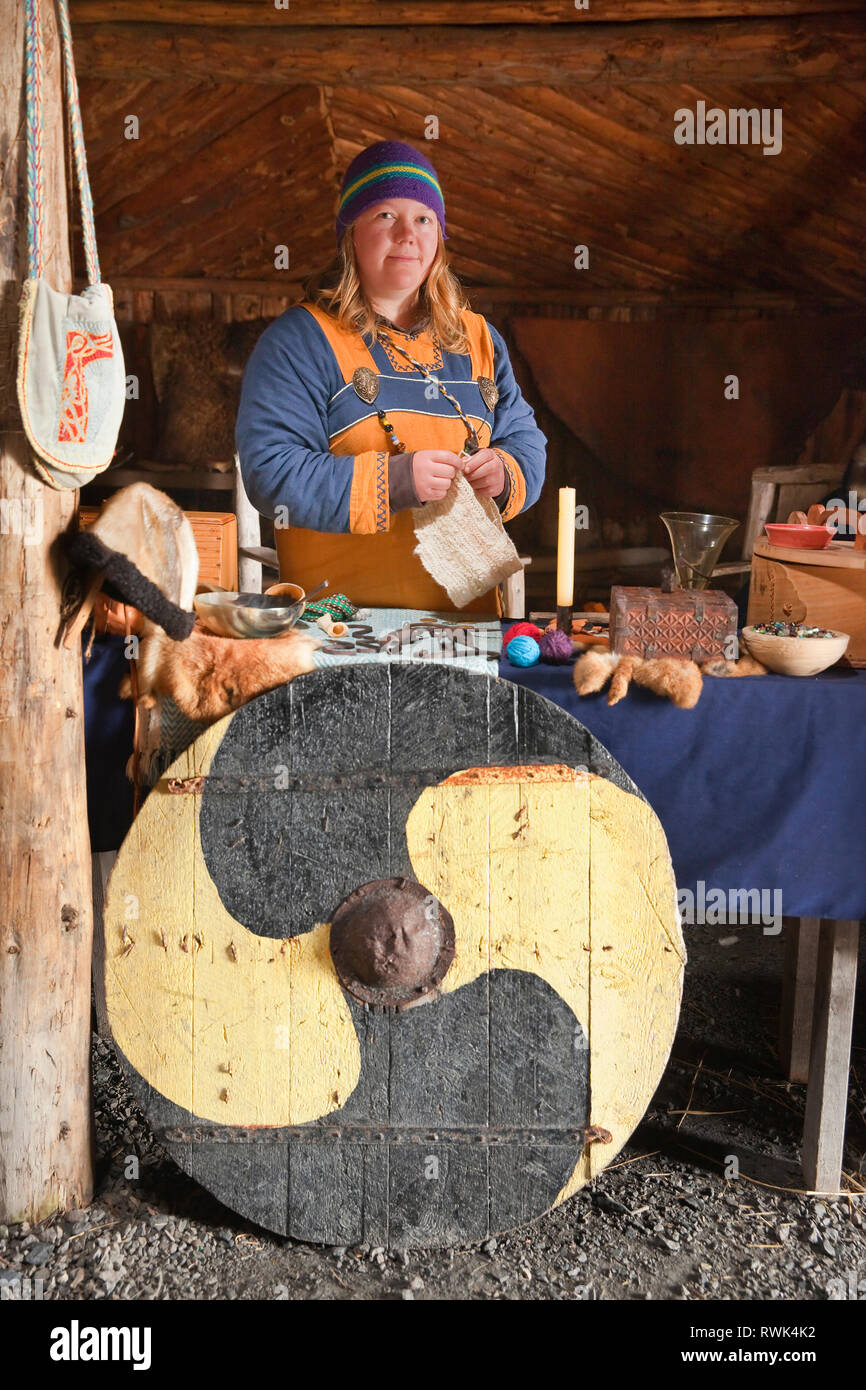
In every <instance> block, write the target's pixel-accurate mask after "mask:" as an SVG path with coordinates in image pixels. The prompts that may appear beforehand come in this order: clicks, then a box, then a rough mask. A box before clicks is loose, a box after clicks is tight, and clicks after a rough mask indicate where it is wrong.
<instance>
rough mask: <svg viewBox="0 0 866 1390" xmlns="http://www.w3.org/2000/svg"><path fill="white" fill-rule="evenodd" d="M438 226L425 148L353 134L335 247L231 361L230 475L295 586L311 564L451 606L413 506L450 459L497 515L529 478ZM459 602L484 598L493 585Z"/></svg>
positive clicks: (387, 599)
mask: <svg viewBox="0 0 866 1390" xmlns="http://www.w3.org/2000/svg"><path fill="white" fill-rule="evenodd" d="M444 240H445V205H444V202H443V199H442V192H441V189H440V187H439V181H438V179H437V177H436V171H435V169H434V168H433V165H432V164H431V163H430V161H429V160H428V159H427V158H426V156H425V155H423V154H422V153H421V152H420V151H418V150H416V149H414V148H413V147H412V146H411V145H405V144H402V143H400V142H391V141H381V142H379V143H378V144H375V145H371V146H369V148H368V149H366V150H364V151H362V153H361V154H359V155H358V156H357V158H356V159H354V160H353V161H352V163H351V164H350V166H349V168H348V170H347V172H346V176H345V178H344V180H343V185H342V190H341V194H340V201H339V205H338V212H337V248H338V256H337V259H336V261H335V262H334V264H333V265H332V266H331V267H329V270H328V271H326V272H325V273H324V275H323V276H321V277H319V278H318V280H314V281H311V282H308V284H307V285H306V286H305V294H306V298H305V299H304V301H303V302H302V303H301V304H297V305H294V306H293V307H292V308H291V309H289V310H287V311H286V313H284V314H283V315H282V316H281V317H280V318H278V319H276V320H275V321H274V322H273V323H272V324H271V325H270V326H269V327H268V328H267V329H266V330H265V332H264V333H263V334H262V337H261V338H260V339H259V341H258V343H257V344H256V347H255V349H254V351H253V353H252V356H251V357H250V360H249V363H248V364H247V368H246V372H245V374H244V381H243V389H242V392H241V403H240V410H239V414H238V421H237V447H238V454H239V457H240V461H241V470H242V473H243V479H244V484H245V486H246V490H247V493H248V495H249V497H250V500H251V501H252V502H253V504H254V506H256V507H257V508H258V510H259V511H260V512H262V513H263V514H264V515H266V516H270V517H272V518H274V525H275V536H276V544H277V552H278V555H279V560H280V574H281V577H282V578H284V579H287V580H291V581H293V582H294V583H297V584H301V585H302V586H303V587H304V588H305V589H309V588H311V587H312V586H313V585H315V584H316V583H318V582H319V581H321V580H322V579H327V580H328V581H329V586H330V592H331V593H338V592H345V593H346V594H348V595H349V597H350V599H352V601H353V602H355V603H357V604H364V605H366V604H373V605H376V606H383V607H399V608H424V609H434V610H445V611H450V612H453V611H454V605H453V604H452V603H451V602H450V601H449V599H448V595H447V593H446V592H445V590H444V589H443V588H442V587H441V586H440V585H439V584H437V583H436V582H435V581H434V580H433V579H432V577H431V576H430V575H429V574H428V573H427V571H426V570H425V569H424V567H423V565H422V564H421V561H420V560H419V559H418V558H417V556H415V555H414V554H413V551H414V548H415V545H416V543H417V542H416V537H415V533H414V525H413V517H412V508H413V507H419V506H423V505H424V504H425V503H426V502H430V501H433V500H436V499H440V498H443V497H444V496H445V494H446V493H447V491H448V489H449V487H450V485H451V482H452V480H453V478H454V476H455V474H456V472H457V470H458V469H460V470H462V471H463V472H464V473H465V476H466V478H467V479H468V481H469V482H470V484H471V485H472V487H473V488H474V490H475V492H476V493H477V494H478V495H479V496H482V497H493V498H495V500H496V503H497V505H498V507H499V508H500V511H501V514H502V518H503V520H505V521H508V520H510V519H511V518H512V517H514V516H516V515H517V514H518V512H521V511H524V510H525V509H526V508H527V507H530V506H532V504H533V503H534V502H535V501H536V500H537V499H538V496H539V494H540V492H541V485H542V482H543V480H544V458H545V454H544V450H545V444H546V442H547V441H546V439H545V437H544V435H543V434H542V433H541V431H540V430H539V428H538V426H537V425H536V423H535V417H534V415H533V412H532V410H531V408H530V407H529V406H528V405H527V404H526V402H525V401H524V399H523V397H522V396H521V394H520V389H519V387H518V385H517V383H516V381H515V379H514V373H513V372H512V370H511V364H510V362H509V360H508V352H507V349H506V347H505V344H504V342H503V340H502V338H501V337H500V335H499V333H498V332H497V331H496V329H494V328H492V327H491V326H490V325H489V324H488V323H487V322H486V320H485V319H484V318H483V317H482V316H481V315H480V314H475V313H472V312H471V311H470V310H469V309H468V308H467V307H465V299H464V297H463V294H462V292H461V290H460V286H459V284H458V282H457V280H456V279H455V277H454V275H453V273H452V272H451V271H450V270H449V268H448V262H447V257H446V253H445V246H444ZM491 446H492V447H491ZM464 449H467V450H468V451H470V453H471V457H469V458H468V459H466V458H461V457H460V454H461V453H462V452H463V451H464ZM468 611H472V612H482V611H483V612H488V613H496V612H499V611H500V605H499V602H498V592H497V591H496V590H493V591H491V592H490V593H487V594H482V595H480V596H479V597H478V598H477V599H475V600H474V601H473V602H472V603H471V604H470V605H468Z"/></svg>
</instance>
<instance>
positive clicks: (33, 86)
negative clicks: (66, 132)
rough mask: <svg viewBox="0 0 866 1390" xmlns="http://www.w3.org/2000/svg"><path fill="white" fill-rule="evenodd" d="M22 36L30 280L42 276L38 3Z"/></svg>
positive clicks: (30, 8) (30, 4) (29, 7)
mask: <svg viewBox="0 0 866 1390" xmlns="http://www.w3.org/2000/svg"><path fill="white" fill-rule="evenodd" d="M25 13H26V29H25V36H24V64H25V78H24V88H25V93H26V100H27V121H26V124H27V273H28V276H29V278H30V279H38V278H39V277H40V276H41V275H42V270H43V263H44V251H43V229H44V225H45V205H44V202H43V199H44V164H43V157H42V114H43V109H44V108H43V99H44V97H43V82H44V76H45V71H44V65H43V58H42V32H41V25H42V17H41V14H40V12H39V0H27V4H26V12H25Z"/></svg>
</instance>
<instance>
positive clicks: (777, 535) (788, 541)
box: [764, 521, 835, 641]
mask: <svg viewBox="0 0 866 1390" xmlns="http://www.w3.org/2000/svg"><path fill="white" fill-rule="evenodd" d="M764 530H765V531H766V533H767V540H768V541H769V542H770V545H792V546H794V547H795V548H796V549H798V550H823V549H824V546H825V545H829V544H830V542H831V540H832V539H833V536H834V534H835V533H834V532H833V531H831V530H830V527H829V526H797V525H794V524H793V523H792V524H790V525H789V524H788V522H781V521H773V522H771V521H767V522H765V524H764ZM798 640H799V639H798ZM816 640H817V641H825V640H827V639H825V638H817V639H816Z"/></svg>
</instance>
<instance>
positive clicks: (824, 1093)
mask: <svg viewBox="0 0 866 1390" xmlns="http://www.w3.org/2000/svg"><path fill="white" fill-rule="evenodd" d="M859 933H860V923H859V922H827V921H825V922H822V923H821V935H820V941H819V945H818V970H817V983H816V990H815V1013H814V1016H813V1019H812V1052H811V1057H810V1060H809V1089H808V1091H807V1093H806V1120H805V1123H804V1125H803V1176H804V1178H805V1180H806V1186H807V1187H808V1188H810V1189H812V1190H813V1191H815V1192H838V1191H839V1187H840V1183H841V1180H842V1148H843V1144H844V1140H845V1114H846V1110H847V1105H848V1069H849V1067H850V1063H851V1027H852V1023H853V1019H854V989H855V986H856V983H857V943H858V938H859Z"/></svg>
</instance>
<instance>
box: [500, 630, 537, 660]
mask: <svg viewBox="0 0 866 1390" xmlns="http://www.w3.org/2000/svg"><path fill="white" fill-rule="evenodd" d="M505 655H506V656H507V657H508V660H509V661H510V662H511V664H512V666H534V665H535V663H536V661H537V660H538V658H539V657H540V656H541V648H540V647H539V645H538V643H537V642H536V640H535V638H534V637H527V636H526V635H521V636H520V637H513V638H512V639H511V641H510V642H509V643H508V646H507V647H506V648H505Z"/></svg>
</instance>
